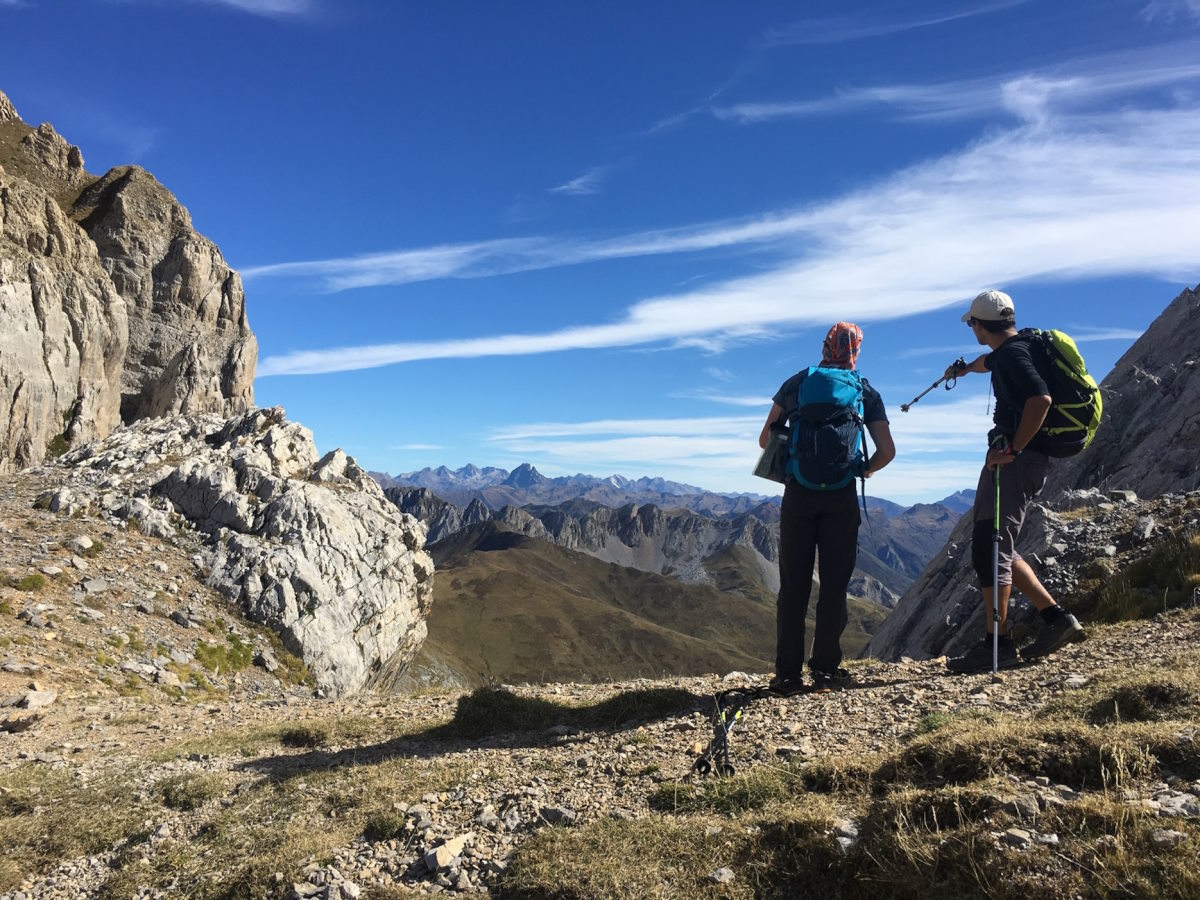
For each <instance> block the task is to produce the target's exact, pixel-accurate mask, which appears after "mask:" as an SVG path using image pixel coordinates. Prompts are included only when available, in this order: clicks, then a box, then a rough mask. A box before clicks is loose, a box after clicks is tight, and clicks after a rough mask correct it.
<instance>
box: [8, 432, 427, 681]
mask: <svg viewBox="0 0 1200 900" xmlns="http://www.w3.org/2000/svg"><path fill="white" fill-rule="evenodd" d="M28 476H29V477H30V478H34V479H39V480H41V481H42V482H43V483H44V484H45V485H46V490H44V491H43V492H42V494H41V495H40V497H39V498H38V501H37V502H38V505H40V506H42V507H45V508H46V509H48V510H50V511H51V512H55V513H58V514H61V515H65V516H73V515H80V514H83V513H86V512H88V511H94V512H95V513H97V514H99V515H101V516H102V517H103V518H104V519H105V520H106V521H109V522H113V523H117V524H120V525H122V526H124V527H128V528H130V529H132V530H134V531H136V532H140V533H142V534H145V535H149V536H152V537H155V538H159V539H162V540H167V541H176V540H178V541H184V542H188V543H189V544H190V545H193V546H194V547H195V560H196V565H197V566H198V567H199V568H200V569H201V570H202V571H203V573H204V576H205V579H206V581H207V583H208V584H210V585H212V586H213V587H215V588H216V589H217V590H218V591H219V592H220V593H221V594H223V595H224V596H225V597H226V598H228V600H229V601H231V602H233V603H234V604H236V608H237V609H238V610H239V611H240V612H241V613H242V614H243V615H244V616H246V617H247V618H248V619H249V620H251V621H252V622H257V623H261V624H263V625H266V626H268V627H270V628H271V629H273V630H275V631H276V632H278V633H279V634H280V635H281V637H282V639H283V642H284V644H285V645H286V646H287V647H288V649H289V650H291V651H292V652H294V653H295V654H296V655H297V656H299V657H300V658H301V659H303V661H304V662H305V664H306V665H307V666H308V668H309V669H310V671H311V672H312V674H313V676H314V677H315V679H316V681H317V683H318V685H319V686H320V687H321V688H322V689H323V690H325V691H327V692H329V693H331V694H335V695H342V694H346V693H350V692H353V691H356V690H358V689H360V688H362V687H364V686H365V685H366V684H367V683H368V682H369V681H370V679H371V678H372V677H375V676H377V675H379V674H380V673H383V672H390V673H394V672H395V671H397V670H402V669H403V667H404V666H406V665H407V664H408V662H409V661H411V659H412V657H413V656H414V655H415V654H416V651H417V649H418V648H419V646H420V643H421V641H422V640H423V639H424V637H425V617H426V615H427V614H428V611H429V604H430V602H431V595H432V576H433V563H432V560H431V559H430V558H429V556H428V555H427V554H426V553H425V552H424V550H423V546H424V527H423V526H422V525H421V524H420V523H419V522H417V521H416V520H415V519H413V518H412V517H410V516H406V515H404V514H403V513H400V512H399V511H398V510H397V509H396V508H395V507H394V506H393V505H392V504H390V503H389V502H387V500H386V499H385V498H384V496H383V492H382V491H381V490H380V489H379V487H378V485H376V484H375V482H374V481H373V480H372V479H371V478H370V477H369V476H368V475H367V474H366V473H365V471H364V470H363V469H361V468H359V467H358V465H357V464H356V463H355V462H354V461H353V459H351V458H349V457H347V456H346V455H345V454H344V453H342V452H341V451H340V450H335V451H331V452H330V453H327V454H326V455H325V456H324V457H321V458H320V459H318V454H317V450H316V447H315V445H314V444H313V442H312V435H311V433H310V432H309V431H308V430H307V429H305V428H304V427H303V426H300V425H298V424H296V423H292V422H288V421H287V420H286V419H285V418H284V415H283V411H282V410H281V409H279V408H274V409H266V410H253V411H251V412H248V413H243V414H241V415H239V416H235V417H233V418H231V419H228V420H224V419H222V418H220V417H219V416H214V415H208V416H199V417H177V418H171V419H147V420H142V421H140V422H137V423H135V424H134V425H132V426H128V427H125V428H122V429H119V430H118V431H116V432H114V433H113V434H112V435H111V436H110V437H109V438H107V439H106V440H104V441H101V442H99V443H95V444H90V445H87V446H84V447H82V448H80V449H78V450H74V451H71V452H69V453H67V454H65V455H63V456H62V457H60V458H59V459H58V460H56V461H55V462H53V463H50V464H47V465H45V466H43V467H42V468H40V469H34V470H30V472H29V473H28Z"/></svg>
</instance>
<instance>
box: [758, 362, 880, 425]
mask: <svg viewBox="0 0 1200 900" xmlns="http://www.w3.org/2000/svg"><path fill="white" fill-rule="evenodd" d="M806 375H808V369H801V370H800V371H799V372H797V373H796V374H795V375H793V376H792V377H791V378H789V379H788V380H787V381H785V382H784V383H783V384H782V385H780V387H779V390H777V391H776V392H775V396H774V397H773V398H772V401H773V402H775V403H777V404H779V406H781V407H782V408H783V418H782V419H781V420H780V421H781V422H789V420H790V419H791V418H792V416H793V415H794V414H795V412H796V401H797V400H799V399H800V382H802V381H803V380H804V378H805V376H806ZM814 383H815V382H814ZM862 386H863V421H864V422H865V423H866V424H868V425H870V424H871V423H872V422H886V421H887V420H888V417H887V410H886V409H884V408H883V398H882V397H881V396H879V391H877V390H875V388H873V387H871V384H870V382H868V381H867V379H865V378H863V380H862Z"/></svg>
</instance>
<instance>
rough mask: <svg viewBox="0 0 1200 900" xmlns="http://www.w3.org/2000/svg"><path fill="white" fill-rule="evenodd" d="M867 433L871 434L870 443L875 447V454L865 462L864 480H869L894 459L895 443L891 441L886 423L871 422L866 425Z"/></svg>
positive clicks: (890, 432)
mask: <svg viewBox="0 0 1200 900" xmlns="http://www.w3.org/2000/svg"><path fill="white" fill-rule="evenodd" d="M867 431H869V432H871V443H873V444H874V445H875V452H874V453H872V454H871V458H870V459H869V460H867V471H866V472H864V473H863V477H864V478H870V477H871V476H872V475H874V474H875V473H876V472H878V471H879V470H880V469H882V468H883V467H884V466H886V465H887V464H888V463H890V462H891V461H892V460H893V459H895V458H896V442H895V441H893V440H892V429H891V426H889V425H888V423H887V422H886V421H883V420H880V421H878V422H871V423H870V424H869V425H867Z"/></svg>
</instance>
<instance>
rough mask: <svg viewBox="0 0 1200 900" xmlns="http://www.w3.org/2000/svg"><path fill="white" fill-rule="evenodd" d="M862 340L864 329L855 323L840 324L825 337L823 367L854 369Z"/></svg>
mask: <svg viewBox="0 0 1200 900" xmlns="http://www.w3.org/2000/svg"><path fill="white" fill-rule="evenodd" d="M862 339H863V333H862V329H861V328H859V327H858V326H857V325H855V324H854V323H853V322H838V323H837V324H836V325H834V326H833V327H832V328H830V329H829V334H827V335H825V343H824V345H823V346H822V347H821V365H823V366H836V367H838V368H842V369H853V368H854V366H855V364H856V363H857V362H858V349H859V347H861V346H862Z"/></svg>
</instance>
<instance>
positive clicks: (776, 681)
mask: <svg viewBox="0 0 1200 900" xmlns="http://www.w3.org/2000/svg"><path fill="white" fill-rule="evenodd" d="M767 690H768V691H770V692H771V693H772V694H774V695H775V696H776V697H794V696H796V694H799V693H801V692H803V690H804V677H803V676H802V675H789V676H787V677H786V678H780V677H779V676H778V675H776V676H775V677H774V678H772V679H771V680H770V681H768V682H767Z"/></svg>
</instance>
